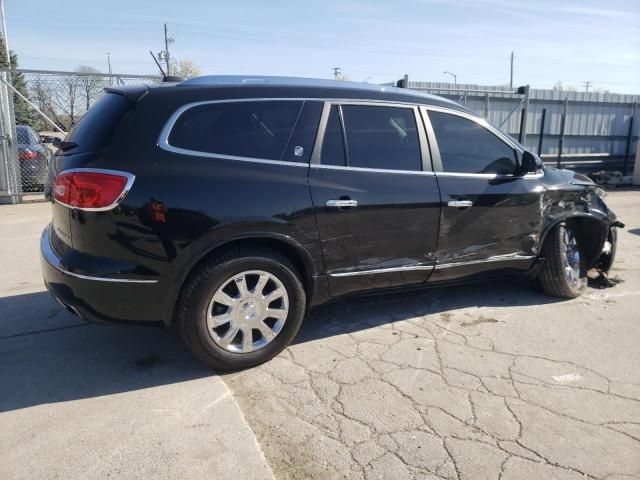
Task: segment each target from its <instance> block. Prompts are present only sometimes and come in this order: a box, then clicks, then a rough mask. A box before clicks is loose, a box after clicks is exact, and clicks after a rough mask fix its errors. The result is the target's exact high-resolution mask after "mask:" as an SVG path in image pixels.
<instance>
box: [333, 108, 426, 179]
mask: <svg viewBox="0 0 640 480" xmlns="http://www.w3.org/2000/svg"><path fill="white" fill-rule="evenodd" d="M342 115H343V121H344V131H345V139H346V147H347V148H346V149H347V165H348V166H350V167H361V168H381V169H391V170H413V171H420V170H422V156H421V152H420V141H419V138H418V129H417V126H416V119H415V115H414V111H413V109H411V108H401V107H384V106H365V105H343V106H342Z"/></svg>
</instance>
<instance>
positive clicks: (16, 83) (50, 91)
mask: <svg viewBox="0 0 640 480" xmlns="http://www.w3.org/2000/svg"><path fill="white" fill-rule="evenodd" d="M160 80H161V78H160V77H157V76H151V75H126V74H115V75H109V74H101V73H92V72H55V71H46V70H9V69H0V197H4V198H5V199H6V198H7V197H8V198H10V199H11V201H12V202H14V203H15V202H19V201H20V200H21V198H22V197H23V196H25V195H30V194H38V193H41V192H42V191H43V188H44V184H45V183H46V178H47V173H48V165H49V160H50V158H51V155H52V153H53V152H54V151H55V150H56V146H55V145H56V143H57V142H58V141H59V140H63V139H64V137H65V136H66V134H67V132H69V131H70V130H71V129H72V128H73V127H74V125H76V124H77V123H78V122H79V121H80V119H81V118H82V116H83V115H84V114H85V113H86V112H87V110H89V108H91V106H92V105H93V104H94V103H95V102H96V101H97V100H98V99H99V98H100V97H101V96H102V95H103V94H104V89H105V88H107V87H112V86H122V85H130V84H139V83H148V82H157V81H160ZM0 200H1V198H0Z"/></svg>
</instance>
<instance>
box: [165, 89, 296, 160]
mask: <svg viewBox="0 0 640 480" xmlns="http://www.w3.org/2000/svg"><path fill="white" fill-rule="evenodd" d="M302 103H303V102H302V101H287V100H268V101H247V102H222V103H209V104H204V105H198V106H195V107H193V108H190V109H188V110H187V111H186V112H184V113H183V114H182V115H180V117H179V118H178V119H177V121H176V122H175V124H174V126H173V129H172V130H171V133H170V135H169V139H168V141H169V144H170V145H172V146H174V147H178V148H183V149H185V150H193V151H198V152H207V153H212V154H218V155H230V156H236V157H247V158H258V159H267V160H282V157H283V155H284V153H285V148H286V147H287V143H288V142H289V138H290V137H291V133H292V131H293V128H294V127H295V125H296V121H297V119H298V116H299V114H300V110H301V108H302Z"/></svg>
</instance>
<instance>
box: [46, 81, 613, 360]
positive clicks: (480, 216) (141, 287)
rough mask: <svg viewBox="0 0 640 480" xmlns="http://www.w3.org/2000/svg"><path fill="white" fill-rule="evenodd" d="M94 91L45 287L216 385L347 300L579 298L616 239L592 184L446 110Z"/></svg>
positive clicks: (61, 193)
mask: <svg viewBox="0 0 640 480" xmlns="http://www.w3.org/2000/svg"><path fill="white" fill-rule="evenodd" d="M107 91H108V93H106V94H105V95H104V96H103V98H102V99H100V100H99V101H98V102H97V103H96V105H95V106H94V107H93V108H92V109H91V110H90V111H89V112H88V113H87V114H86V115H85V116H84V118H83V119H82V120H81V121H80V122H79V123H78V125H76V127H75V128H74V130H73V131H71V132H70V133H69V135H68V137H67V138H66V140H65V142H64V143H63V144H62V145H61V147H60V150H59V151H58V152H57V154H56V155H55V156H54V157H53V159H52V162H51V169H50V177H49V186H48V187H47V195H48V196H49V198H50V199H51V200H52V207H53V221H52V223H51V225H49V226H48V227H47V228H46V229H45V231H44V232H43V235H42V239H41V244H40V247H41V253H42V270H43V274H44V280H45V284H46V285H47V288H48V289H49V290H50V292H51V293H52V294H53V295H54V296H55V297H56V298H57V299H58V300H59V301H60V302H61V303H62V304H63V305H65V306H66V307H67V308H68V309H69V310H71V311H72V312H74V313H76V314H78V315H80V316H81V317H84V318H85V319H87V320H90V321H96V322H125V323H126V322H130V323H147V324H149V323H160V324H165V325H169V324H171V323H172V322H174V321H176V322H177V323H178V326H179V330H180V332H181V335H182V337H183V338H184V340H185V342H186V344H187V345H188V346H189V348H190V349H191V350H192V352H193V353H194V354H195V355H196V356H197V357H199V358H200V359H201V360H203V361H204V362H206V363H207V364H208V365H210V366H213V367H215V368H218V369H238V368H246V367H250V366H253V365H256V364H259V363H261V362H264V361H266V360H268V359H270V358H272V357H273V356H275V355H277V354H278V353H279V352H280V351H281V350H282V349H283V348H285V347H286V346H287V345H288V344H289V343H290V342H291V340H292V339H293V338H294V336H295V335H296V333H297V332H298V329H299V328H300V325H301V323H302V321H303V318H304V316H305V314H306V312H307V311H308V309H309V308H310V307H312V306H314V305H318V304H321V303H323V302H326V301H328V300H330V299H332V298H336V297H339V296H341V295H345V294H350V293H358V292H372V291H384V290H387V289H390V288H408V287H424V286H430V285H434V286H438V285H455V284H459V283H464V282H469V281H477V280H487V279H492V278H495V277H496V276H501V275H514V274H516V275H526V276H528V277H529V278H531V279H535V281H536V282H538V283H539V285H540V287H541V288H542V290H544V291H545V292H546V293H548V294H550V295H553V296H557V297H562V298H573V297H576V296H578V295H580V294H581V293H582V292H584V290H585V288H586V284H587V271H588V270H589V269H591V268H594V267H597V268H598V269H600V270H602V271H607V270H609V268H610V267H611V264H612V262H613V258H614V254H615V246H616V227H620V226H623V225H622V224H621V223H620V222H618V220H617V219H616V216H615V214H614V213H613V212H612V211H611V210H609V208H608V207H607V206H606V204H605V202H604V201H603V196H604V195H603V192H602V191H601V190H600V189H599V188H597V186H596V185H595V184H594V183H593V182H592V181H591V180H589V179H588V178H587V177H585V176H582V175H579V174H576V173H574V172H571V171H567V170H557V169H554V168H549V167H545V166H543V164H542V162H541V161H540V159H539V158H537V157H536V156H535V155H533V154H532V153H530V152H528V151H526V149H525V148H524V147H523V146H522V145H520V144H519V143H518V142H516V141H514V140H513V139H512V138H511V137H509V136H508V135H506V134H505V133H503V132H502V131H500V130H498V129H496V128H494V127H492V126H491V125H489V124H488V123H487V122H486V121H485V120H484V119H482V118H481V117H479V116H477V115H476V114H474V113H473V112H471V111H469V110H467V109H466V108H464V107H463V106H461V105H459V104H457V103H454V102H452V101H449V100H446V99H444V98H440V97H437V96H432V95H425V94H421V93H418V92H414V91H408V90H405V89H398V88H391V87H381V86H374V85H365V84H356V83H349V82H335V81H319V80H301V79H290V78H270V77H265V78H242V77H199V78H194V79H190V80H187V81H184V82H181V83H178V84H174V85H166V84H165V85H163V86H136V87H122V88H110V89H107ZM346 321H348V319H346Z"/></svg>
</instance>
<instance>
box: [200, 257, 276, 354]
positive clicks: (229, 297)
mask: <svg viewBox="0 0 640 480" xmlns="http://www.w3.org/2000/svg"><path fill="white" fill-rule="evenodd" d="M288 314H289V297H288V295H287V290H286V288H285V287H284V285H283V284H282V282H281V281H280V280H279V279H278V277H276V276H275V275H273V274H272V273H269V272H265V271H262V270H248V271H245V272H242V273H238V274H236V275H233V276H232V277H231V278H228V279H227V280H226V281H224V282H223V283H222V285H221V286H220V287H219V288H218V289H217V290H216V292H215V293H214V294H213V296H212V297H211V300H210V301H209V304H208V306H207V328H208V331H209V335H211V338H212V339H213V341H214V342H215V343H216V344H217V345H218V346H220V347H222V348H224V349H225V350H227V351H229V352H233V353H249V352H253V351H255V350H258V349H260V348H263V347H265V346H266V345H268V344H269V343H270V342H271V341H273V339H274V338H275V337H276V335H278V333H280V331H281V330H282V327H283V326H284V324H285V322H286V320H287V316H288Z"/></svg>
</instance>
